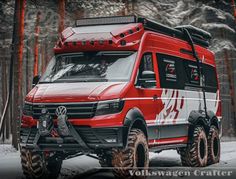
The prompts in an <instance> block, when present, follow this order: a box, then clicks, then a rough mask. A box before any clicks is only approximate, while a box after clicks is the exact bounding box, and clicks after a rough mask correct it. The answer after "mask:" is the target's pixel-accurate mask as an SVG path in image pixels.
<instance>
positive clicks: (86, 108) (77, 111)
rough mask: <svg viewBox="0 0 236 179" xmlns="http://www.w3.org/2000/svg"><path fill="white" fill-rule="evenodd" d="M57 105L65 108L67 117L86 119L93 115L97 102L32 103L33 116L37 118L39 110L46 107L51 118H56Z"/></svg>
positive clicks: (39, 113)
mask: <svg viewBox="0 0 236 179" xmlns="http://www.w3.org/2000/svg"><path fill="white" fill-rule="evenodd" d="M59 106H65V107H66V109H67V116H68V118H69V119H86V118H92V117H94V115H95V112H96V107H97V103H96V102H89V103H75V104H56V103H55V104H46V103H45V104H34V105H33V118H34V119H39V117H40V115H41V110H42V109H43V108H46V109H48V111H49V113H50V115H51V116H52V117H53V119H55V118H57V116H56V114H55V112H56V109H57V108H58V107H59Z"/></svg>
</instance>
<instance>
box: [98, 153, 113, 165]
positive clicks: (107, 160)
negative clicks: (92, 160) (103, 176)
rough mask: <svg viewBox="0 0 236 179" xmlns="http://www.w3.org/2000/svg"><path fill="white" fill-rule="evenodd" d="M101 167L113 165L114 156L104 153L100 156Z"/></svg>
mask: <svg viewBox="0 0 236 179" xmlns="http://www.w3.org/2000/svg"><path fill="white" fill-rule="evenodd" d="M98 159H99V164H100V165H101V167H112V157H111V155H109V154H106V153H102V154H100V155H99V156H98Z"/></svg>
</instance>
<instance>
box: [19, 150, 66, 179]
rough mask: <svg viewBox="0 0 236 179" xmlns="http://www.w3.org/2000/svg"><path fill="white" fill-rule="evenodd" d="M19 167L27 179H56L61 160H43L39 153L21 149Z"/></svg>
mask: <svg viewBox="0 0 236 179" xmlns="http://www.w3.org/2000/svg"><path fill="white" fill-rule="evenodd" d="M21 165H22V170H23V174H24V175H25V177H26V178H27V179H49V178H50V179H56V178H57V177H58V175H59V173H60V170H61V166H62V160H56V159H50V158H49V159H48V160H45V158H44V156H43V155H42V154H41V153H39V152H36V151H33V150H28V149H25V148H22V149H21Z"/></svg>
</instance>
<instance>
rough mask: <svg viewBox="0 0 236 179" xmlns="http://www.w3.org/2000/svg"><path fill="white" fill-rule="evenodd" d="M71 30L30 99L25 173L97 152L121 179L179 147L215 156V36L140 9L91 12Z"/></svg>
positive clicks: (188, 154)
mask: <svg viewBox="0 0 236 179" xmlns="http://www.w3.org/2000/svg"><path fill="white" fill-rule="evenodd" d="M76 23H77V24H76V27H68V28H67V29H65V30H64V31H63V32H62V34H61V37H60V40H59V41H58V43H57V45H56V46H55V48H54V51H55V56H54V57H53V58H52V60H51V61H50V63H49V64H48V67H47V69H46V71H45V73H44V74H43V75H42V77H39V76H37V77H35V78H34V82H33V83H34V88H33V89H32V90H31V91H30V92H29V94H28V95H27V96H26V98H25V106H24V110H23V116H22V120H21V131H20V136H21V158H22V167H23V171H24V174H25V175H26V176H28V177H32V178H36V177H46V176H49V177H56V176H57V175H58V173H59V171H60V168H61V164H62V161H63V160H64V159H66V158H70V157H73V156H77V155H82V154H87V155H89V154H91V153H93V154H97V156H98V159H99V161H100V163H101V165H102V166H109V167H114V174H115V175H116V176H119V177H126V176H129V172H128V169H127V167H128V168H133V169H139V168H147V167H148V164H149V159H148V158H149V157H148V156H149V151H154V152H159V151H162V150H167V149H176V150H178V152H179V154H180V155H181V159H182V164H183V165H185V166H193V167H202V166H206V165H208V164H213V163H217V162H219V159H220V133H221V122H220V120H221V102H220V95H219V83H218V79H217V73H216V64H215V59H214V54H213V53H212V52H211V51H210V50H209V49H208V48H207V47H208V43H209V40H210V38H211V35H210V34H209V33H208V32H205V31H203V30H201V29H198V28H196V27H193V26H189V25H187V26H180V27H176V28H170V27H166V26H164V25H162V24H159V23H157V22H154V21H151V20H148V19H145V18H140V17H136V16H122V17H105V18H88V19H81V20H78V21H77V22H76Z"/></svg>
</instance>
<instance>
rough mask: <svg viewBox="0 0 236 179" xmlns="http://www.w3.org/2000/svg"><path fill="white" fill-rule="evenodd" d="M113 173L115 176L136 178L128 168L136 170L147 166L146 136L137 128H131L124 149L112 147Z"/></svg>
mask: <svg viewBox="0 0 236 179" xmlns="http://www.w3.org/2000/svg"><path fill="white" fill-rule="evenodd" d="M112 165H113V167H114V169H113V174H114V176H115V177H116V178H138V177H136V176H135V177H134V176H131V175H130V172H129V170H132V171H133V172H134V171H138V170H139V169H140V168H142V169H144V168H145V169H147V168H148V166H149V149H148V142H147V138H146V136H145V135H144V133H143V132H142V131H141V130H139V129H131V131H130V133H129V136H128V143H127V147H126V148H125V149H122V150H121V149H114V150H113V155H112Z"/></svg>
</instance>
